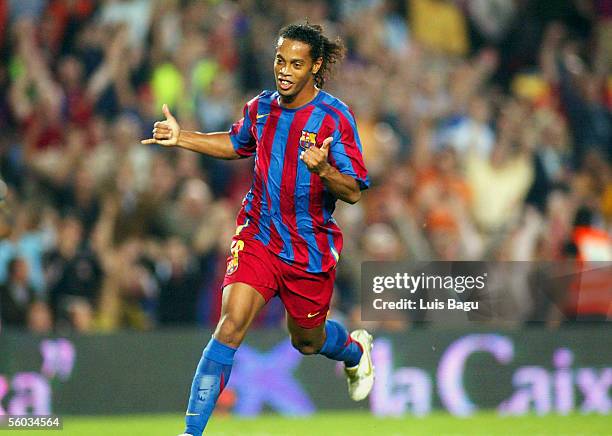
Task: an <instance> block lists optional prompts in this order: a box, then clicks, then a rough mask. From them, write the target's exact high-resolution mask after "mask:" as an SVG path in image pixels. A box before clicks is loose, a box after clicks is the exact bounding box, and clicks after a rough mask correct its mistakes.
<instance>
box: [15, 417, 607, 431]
mask: <svg viewBox="0 0 612 436" xmlns="http://www.w3.org/2000/svg"><path fill="white" fill-rule="evenodd" d="M182 423H183V419H182V418H181V417H180V416H177V415H142V416H115V417H65V418H64V429H63V430H62V431H40V430H37V431H20V432H19V434H20V435H21V436H27V435H32V436H41V435H43V434H49V435H56V436H176V435H178V434H179V433H180V432H181V431H182V430H183V424H182ZM205 435H209V436H243V435H244V436H313V435H317V436H319V435H320V436H404V435H406V436H412V435H428V436H431V435H434V436H443V435H448V436H451V435H456V436H459V435H466V436H473V435H483V436H485V435H486V436H489V435H491V436H495V435H512V436H519V435H529V436H538V435H555V436H561V435H574V436H575V435H585V436H586V435H589V436H590V435H612V416H602V415H571V416H557V415H549V416H544V417H539V416H527V417H503V418H501V417H499V416H497V415H495V414H493V413H481V414H478V415H476V416H474V417H471V418H455V417H452V416H450V415H448V414H443V413H435V414H433V415H429V416H427V417H425V418H414V417H403V418H376V417H374V416H372V415H369V414H366V413H320V414H316V415H313V416H311V417H308V418H284V417H281V416H278V415H264V416H262V417H259V418H255V419H239V418H236V417H231V416H214V417H213V419H212V420H211V422H210V424H209V425H208V428H207V429H206V433H205Z"/></svg>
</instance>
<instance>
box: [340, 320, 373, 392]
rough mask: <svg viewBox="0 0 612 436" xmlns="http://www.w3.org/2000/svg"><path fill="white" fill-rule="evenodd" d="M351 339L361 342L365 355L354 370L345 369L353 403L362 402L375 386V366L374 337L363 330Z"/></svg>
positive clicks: (356, 332) (353, 334) (354, 332)
mask: <svg viewBox="0 0 612 436" xmlns="http://www.w3.org/2000/svg"><path fill="white" fill-rule="evenodd" d="M351 338H353V340H354V341H355V342H359V344H360V345H361V348H363V354H362V355H361V359H360V360H359V364H358V365H357V366H354V367H352V368H344V372H345V373H346V381H347V382H348V392H349V397H351V400H353V401H361V400H363V399H364V398H365V397H367V396H368V395H369V393H370V391H371V390H372V387H373V386H374V365H372V342H373V338H372V335H371V334H369V333H368V332H367V331H365V330H363V329H359V330H355V331H353V332H351Z"/></svg>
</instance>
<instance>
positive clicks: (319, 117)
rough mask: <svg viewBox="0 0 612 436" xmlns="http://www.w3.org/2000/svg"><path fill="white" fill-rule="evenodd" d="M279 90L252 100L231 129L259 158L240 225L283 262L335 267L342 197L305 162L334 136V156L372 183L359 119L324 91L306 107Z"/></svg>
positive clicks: (362, 182)
mask: <svg viewBox="0 0 612 436" xmlns="http://www.w3.org/2000/svg"><path fill="white" fill-rule="evenodd" d="M278 100H279V95H278V93H277V92H272V91H264V92H262V93H261V94H259V95H258V96H257V97H255V98H254V99H252V100H251V101H249V102H248V103H247V104H246V105H245V107H244V111H243V115H244V117H243V118H242V119H241V120H239V121H237V122H236V123H234V125H233V126H232V128H231V130H230V132H229V134H230V138H231V140H232V143H233V146H234V150H235V151H236V153H238V154H239V155H240V156H242V157H248V156H252V155H255V169H254V176H253V183H252V185H251V189H250V190H249V192H248V193H247V194H246V196H245V197H244V200H243V202H242V209H241V210H240V213H239V214H238V219H237V222H236V224H237V225H238V226H245V225H246V228H245V227H243V231H246V229H247V228H248V231H249V232H252V234H253V235H254V237H255V238H256V239H258V240H259V241H261V242H262V243H263V244H264V245H266V246H267V247H268V249H269V250H271V251H272V252H273V253H275V254H276V255H278V256H279V257H280V258H281V259H282V260H283V261H285V262H287V263H289V264H291V265H294V266H296V267H298V268H300V269H302V270H305V271H308V272H313V273H318V272H325V271H329V270H331V269H333V268H334V267H335V266H336V263H337V261H338V258H339V256H340V252H341V251H342V232H341V231H340V228H339V227H338V225H337V224H336V221H335V220H334V218H333V217H332V213H333V212H334V208H335V203H336V198H335V197H334V196H333V195H332V194H331V193H330V192H329V191H328V189H327V188H326V187H325V184H324V183H323V181H322V180H321V178H320V177H319V176H318V175H317V174H314V173H311V172H310V171H308V168H307V167H306V164H305V163H304V162H302V161H301V160H300V159H299V155H300V152H301V151H302V150H304V149H305V148H307V147H310V146H317V147H320V146H321V144H322V143H323V140H324V139H326V138H328V137H330V136H331V137H333V141H332V143H331V145H330V148H329V155H328V160H329V163H330V164H331V165H333V166H334V167H335V168H337V169H338V171H340V172H341V173H343V174H348V175H350V176H351V177H353V178H355V180H357V182H358V183H359V186H360V188H361V189H362V190H363V189H367V188H368V186H369V184H370V181H369V178H368V173H367V170H366V168H365V165H364V162H363V156H362V147H361V142H360V140H359V135H358V133H357V126H356V124H355V117H354V116H353V113H352V112H351V110H350V109H349V107H348V106H347V105H346V104H344V103H343V102H342V101H340V100H339V99H337V98H336V97H334V96H332V95H330V94H328V93H326V92H324V91H322V90H320V91H319V92H318V94H317V95H316V97H315V98H314V99H313V100H312V101H310V102H309V103H308V104H306V105H304V106H302V107H299V108H295V109H287V108H284V107H282V106H281V105H280V104H279V101H278Z"/></svg>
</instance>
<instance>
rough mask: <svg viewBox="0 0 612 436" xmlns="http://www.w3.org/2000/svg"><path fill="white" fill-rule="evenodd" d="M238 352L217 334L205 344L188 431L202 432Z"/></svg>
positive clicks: (195, 435) (191, 398) (196, 435)
mask: <svg viewBox="0 0 612 436" xmlns="http://www.w3.org/2000/svg"><path fill="white" fill-rule="evenodd" d="M235 352H236V349H235V348H232V347H228V346H227V345H225V344H222V343H221V342H219V341H217V340H216V339H215V338H212V339H211V340H210V341H209V342H208V345H206V348H204V352H203V353H202V358H201V359H200V363H199V364H198V368H197V369H196V373H195V376H194V377H193V382H192V384H191V394H190V395H189V403H188V405H187V414H186V416H185V424H186V429H185V433H188V434H190V435H193V436H202V432H203V431H204V427H206V423H207V422H208V419H209V418H210V415H211V414H212V412H213V409H214V408H215V404H216V403H217V398H219V394H221V391H223V388H224V387H225V386H226V385H227V382H228V381H229V377H230V373H231V371H232V364H233V362H234V353H235Z"/></svg>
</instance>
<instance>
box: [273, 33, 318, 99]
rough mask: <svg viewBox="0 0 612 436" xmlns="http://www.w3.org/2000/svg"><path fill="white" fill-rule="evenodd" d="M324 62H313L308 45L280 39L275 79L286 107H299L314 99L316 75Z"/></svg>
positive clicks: (275, 65)
mask: <svg viewBox="0 0 612 436" xmlns="http://www.w3.org/2000/svg"><path fill="white" fill-rule="evenodd" d="M322 62H323V61H322V59H317V60H316V61H313V60H312V58H311V57H310V46H309V45H308V44H306V43H304V42H301V41H296V40H293V39H286V38H282V37H281V38H279V39H278V44H277V46H276V56H275V58H274V78H275V80H276V89H277V91H278V93H279V94H280V96H281V102H282V103H283V105H284V106H287V107H298V106H301V105H303V104H305V103H307V102H308V101H310V100H312V99H313V98H314V96H315V94H316V88H315V82H314V75H315V74H316V73H317V71H319V68H321V63H322Z"/></svg>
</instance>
